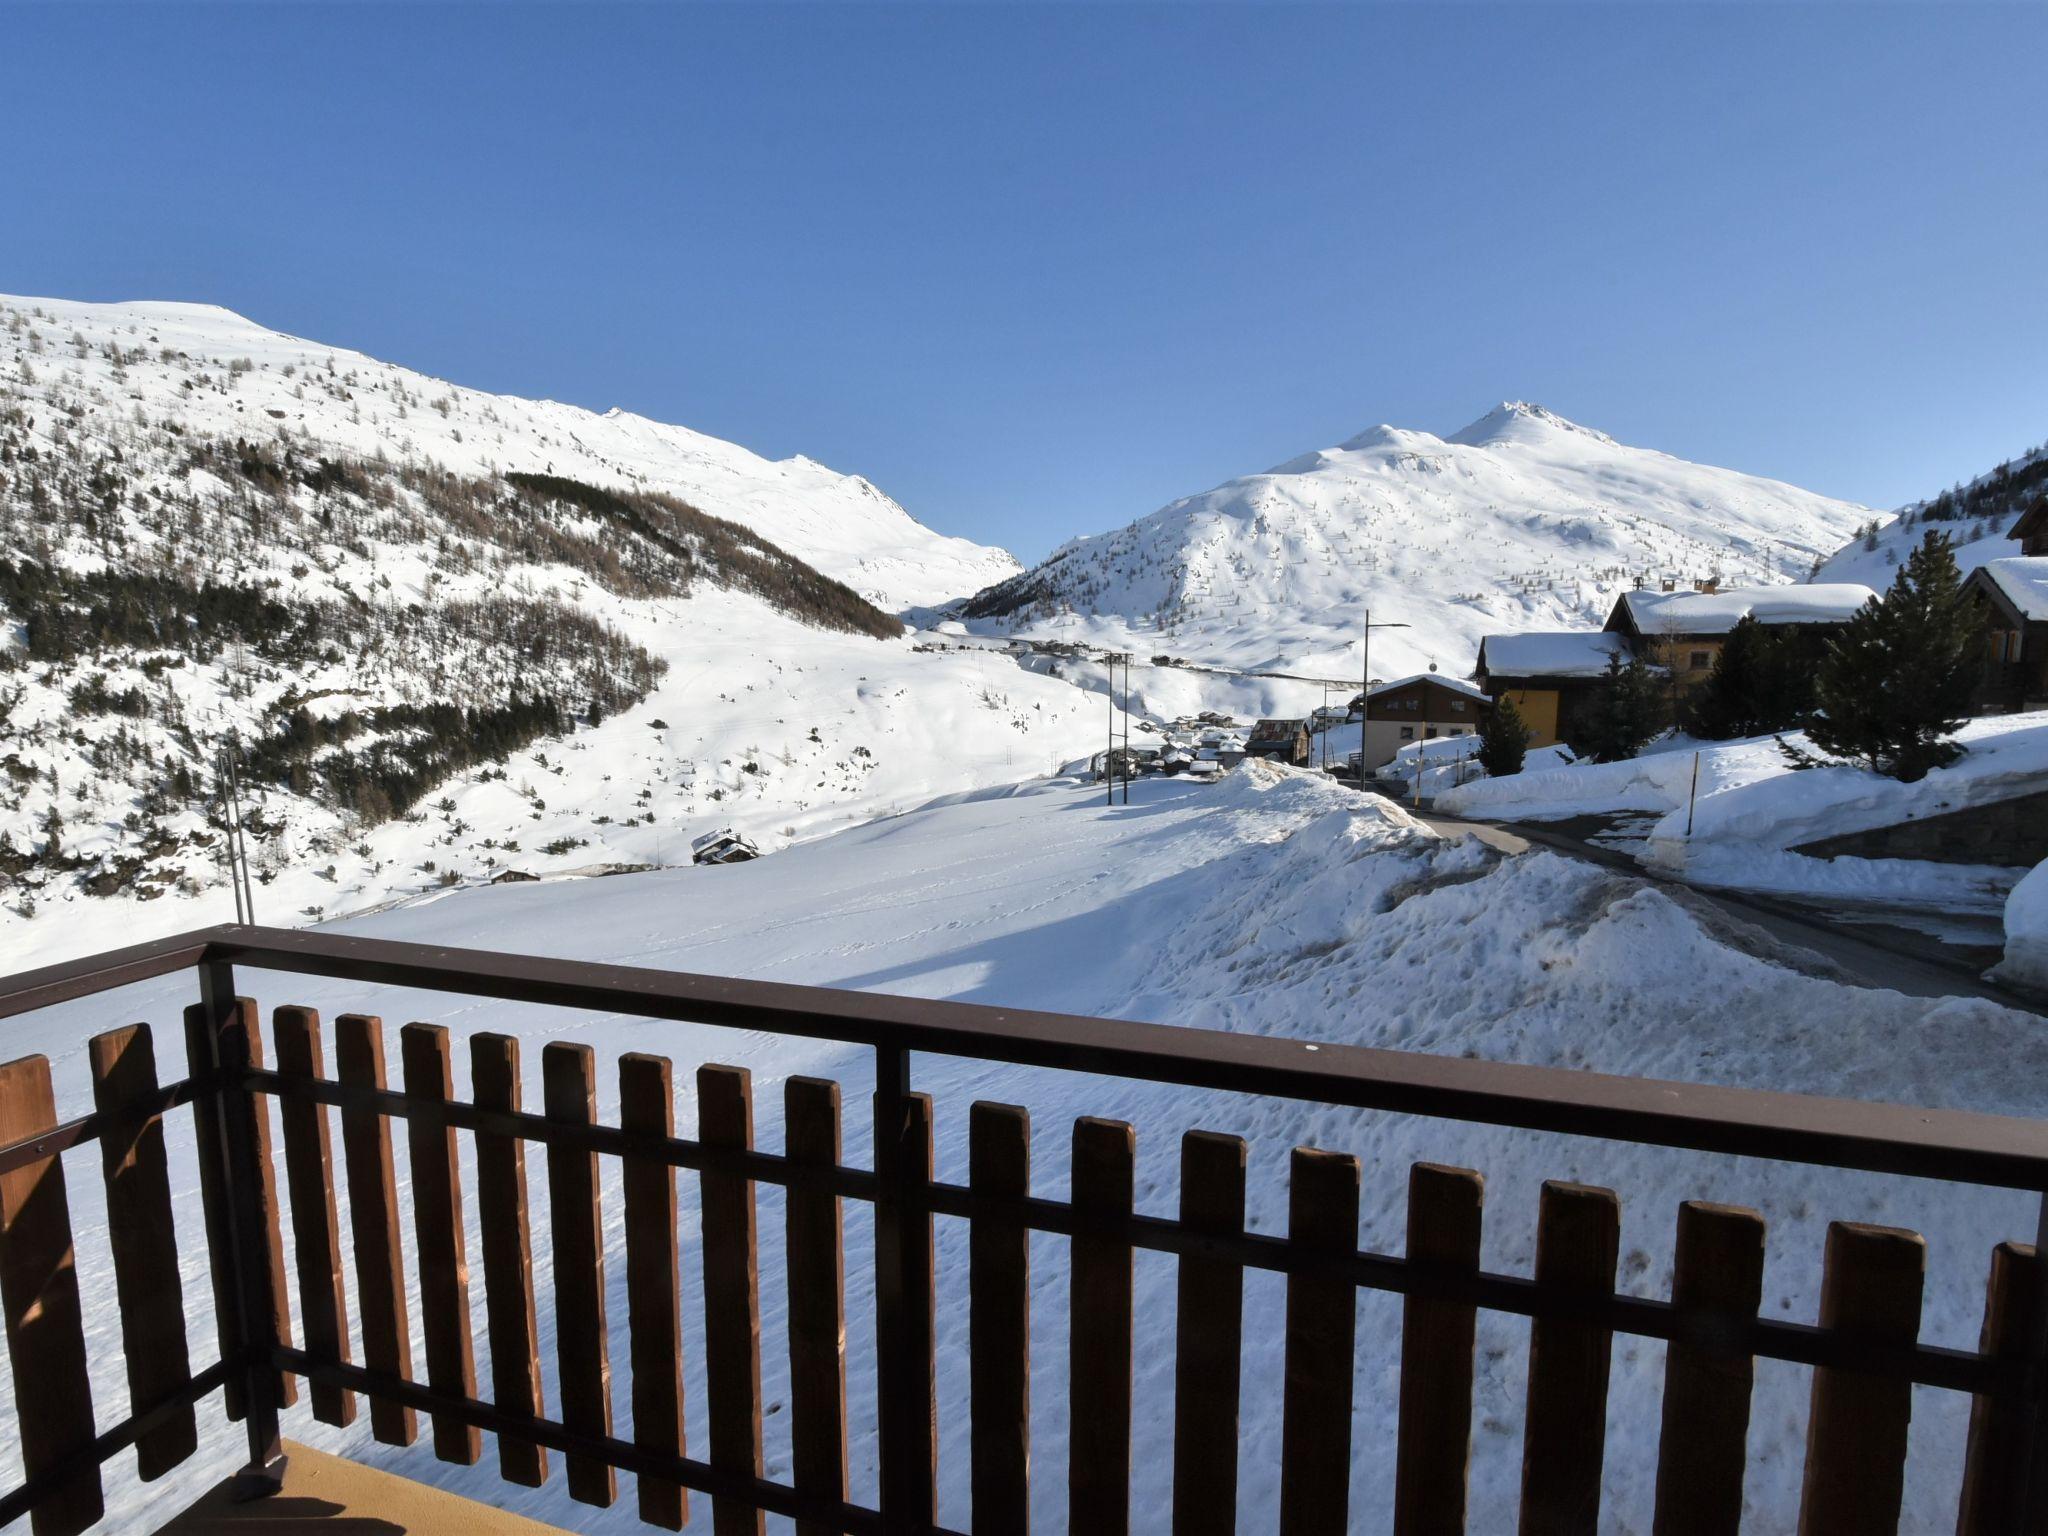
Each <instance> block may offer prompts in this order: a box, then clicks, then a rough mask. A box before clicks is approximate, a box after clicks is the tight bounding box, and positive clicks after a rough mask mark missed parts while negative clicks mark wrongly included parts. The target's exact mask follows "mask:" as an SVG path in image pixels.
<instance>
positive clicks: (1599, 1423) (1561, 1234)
mask: <svg viewBox="0 0 2048 1536" xmlns="http://www.w3.org/2000/svg"><path fill="white" fill-rule="evenodd" d="M1620 1245H1621V1202H1620V1201H1618V1200H1617V1199H1616V1198H1615V1196H1614V1191H1613V1190H1611V1189H1594V1188H1590V1187H1588V1186H1586V1185H1583V1184H1565V1183H1559V1182H1556V1181H1551V1182H1549V1183H1546V1184H1545V1185H1544V1186H1543V1196H1542V1204H1541V1208H1540V1212H1539V1214H1538V1217H1537V1224H1536V1283H1537V1285H1538V1286H1539V1287H1541V1288H1543V1289H1545V1290H1550V1291H1554V1292H1558V1293H1562V1294H1576V1295H1587V1294H1595V1295H1611V1294H1612V1293H1613V1291H1614V1269H1615V1263H1616V1260H1617V1258H1618V1257H1619V1252H1620ZM1613 1344H1614V1335H1613V1333H1612V1331H1611V1330H1609V1329H1606V1328H1601V1327H1599V1326H1597V1325H1595V1324H1591V1323H1583V1322H1576V1321H1573V1320H1570V1319H1564V1318H1542V1317H1539V1318H1534V1319H1532V1320H1531V1321H1530V1324H1529V1392H1528V1399H1527V1404H1526V1408H1525V1411H1524V1413H1523V1415H1522V1420H1523V1423H1522V1522H1521V1531H1522V1536H1593V1533H1594V1532H1595V1530H1596V1529H1597V1528H1598V1525H1599V1522H1600V1471H1601V1466H1602V1464H1603V1462H1604V1461H1605V1459H1606V1454H1607V1377H1608V1370H1609V1366H1610V1364H1611V1362H1612V1359H1613V1353H1614V1351H1613Z"/></svg>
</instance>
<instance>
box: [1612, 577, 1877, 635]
mask: <svg viewBox="0 0 2048 1536" xmlns="http://www.w3.org/2000/svg"><path fill="white" fill-rule="evenodd" d="M1875 596H1877V594H1876V593H1875V592H1873V591H1871V590H1870V588H1868V587H1866V586H1862V585H1860V584H1858V583H1856V582H1853V581H1829V582H1813V583H1808V584H1806V585H1803V586H1782V587H1729V588H1727V589H1726V590H1725V591H1721V592H1624V593H1622V594H1621V601H1622V604H1623V605H1624V606H1625V607H1626V608H1627V609H1628V613H1629V617H1630V618H1631V619H1633V620H1634V621H1635V626H1636V628H1637V629H1639V630H1641V631H1642V632H1643V633H1644V634H1646V635H1647V634H1657V633H1660V632H1662V633H1670V634H1680V635H1725V634H1727V633H1728V631H1729V630H1731V629H1733V628H1734V627H1735V626H1736V625H1737V624H1739V623H1740V622H1741V621H1742V620H1743V619H1745V618H1753V619H1755V620H1756V621H1757V623H1759V624H1841V623H1845V622H1847V620H1848V619H1849V618H1850V617H1851V616H1852V615H1854V614H1855V612H1856V610H1857V609H1858V608H1861V607H1862V606H1863V605H1864V604H1865V603H1867V602H1869V601H1870V600H1871V599H1872V598H1873V597H1875Z"/></svg>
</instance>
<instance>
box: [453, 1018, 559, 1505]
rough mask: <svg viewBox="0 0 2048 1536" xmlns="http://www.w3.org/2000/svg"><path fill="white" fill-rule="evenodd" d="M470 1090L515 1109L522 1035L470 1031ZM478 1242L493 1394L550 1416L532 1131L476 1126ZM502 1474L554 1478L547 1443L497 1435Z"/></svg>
mask: <svg viewBox="0 0 2048 1536" xmlns="http://www.w3.org/2000/svg"><path fill="white" fill-rule="evenodd" d="M469 1091H470V1096H471V1097H472V1098H473V1099H474V1100H475V1101H476V1104H477V1107H478V1108H480V1109H495V1110H503V1111H505V1112H507V1113H511V1114H517V1113H518V1112H519V1110H520V1106H521V1103H522V1099H523V1095H522V1093H521V1089H520V1081H519V1042H518V1041H517V1040H516V1039H514V1038H513V1037H512V1036H510V1035H495V1034H476V1035H471V1036H470V1037H469ZM476 1220H477V1246H478V1247H479V1248H481V1249H482V1250H483V1261H484V1324H485V1326H486V1327H487V1328H488V1329H489V1330H490V1341H491V1399H492V1401H493V1402H495V1403H496V1404H497V1405H498V1406H499V1407H500V1408H503V1409H506V1410H507V1411H508V1412H511V1413H526V1414H531V1415H533V1417H535V1418H541V1417H543V1416H545V1414H546V1412H547V1404H546V1401H545V1400H544V1398H543V1397H542V1394H541V1380H540V1332H539V1328H538V1325H537V1321H536V1318H535V1315H534V1305H533V1217H532V1215H531V1213H530V1211H529V1208H528V1205H527V1198H526V1139H525V1138H524V1137H522V1136H507V1135H504V1134H502V1133H500V1132H497V1131H478V1132H477V1133H476ZM498 1475H499V1476H500V1477H502V1478H504V1479H505V1481H506V1482H508V1483H517V1484H518V1485H519V1486H520V1487H522V1488H538V1487H540V1486H541V1484H543V1483H545V1482H546V1481H547V1480H548V1452H547V1447H546V1446H543V1445H536V1444H535V1443H534V1442H533V1441H531V1440H522V1439H520V1438H519V1437H518V1436H516V1435H507V1434H500V1435H499V1436H498Z"/></svg>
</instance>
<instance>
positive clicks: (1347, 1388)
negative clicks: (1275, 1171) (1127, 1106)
mask: <svg viewBox="0 0 2048 1536" xmlns="http://www.w3.org/2000/svg"><path fill="white" fill-rule="evenodd" d="M1358 1182H1359V1172H1358V1159H1357V1158H1355V1157H1350V1156H1347V1155H1346V1154H1344V1153H1340V1152H1320V1151H1317V1150H1316V1149H1314V1148H1312V1147H1296V1148H1295V1149H1294V1157H1293V1161H1292V1166H1291V1168H1290V1170H1289V1176H1288V1193H1287V1241H1288V1245H1289V1246H1290V1247H1292V1248H1294V1249H1296V1250H1298V1251H1306V1252H1309V1253H1313V1254H1318V1255H1325V1256H1329V1257H1332V1258H1335V1257H1339V1256H1347V1257H1348V1256H1349V1255H1351V1254H1353V1253H1356V1252H1357V1251H1358ZM1357 1342H1358V1288H1357V1287H1356V1286H1355V1285H1354V1284H1353V1283H1352V1282H1351V1280H1350V1279H1349V1278H1348V1277H1346V1276H1344V1275H1342V1274H1333V1273H1330V1272H1327V1271H1325V1272H1323V1273H1320V1274H1319V1273H1316V1272H1315V1271H1313V1270H1310V1271H1297V1272H1295V1273H1293V1274H1290V1275H1289V1276H1288V1277H1287V1346H1286V1348H1287V1355H1286V1386H1285V1391H1284V1399H1285V1401H1284V1406H1283V1411H1282V1417H1281V1423H1280V1530H1281V1536H1344V1533H1345V1531H1346V1529H1347V1528H1348V1526H1349V1523H1350V1519H1351V1379H1352V1372H1353V1369H1354V1364H1355V1361H1356V1358H1357Z"/></svg>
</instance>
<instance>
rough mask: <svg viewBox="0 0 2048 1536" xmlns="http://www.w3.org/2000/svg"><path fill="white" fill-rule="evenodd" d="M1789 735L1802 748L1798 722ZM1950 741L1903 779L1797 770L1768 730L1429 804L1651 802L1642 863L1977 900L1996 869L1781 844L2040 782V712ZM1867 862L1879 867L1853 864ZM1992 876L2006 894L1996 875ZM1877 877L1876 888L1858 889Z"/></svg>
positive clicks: (1545, 816)
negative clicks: (1931, 763) (1925, 768)
mask: <svg viewBox="0 0 2048 1536" xmlns="http://www.w3.org/2000/svg"><path fill="white" fill-rule="evenodd" d="M1786 739H1787V740H1788V741H1790V742H1791V743H1793V744H1794V745H1797V746H1800V747H1804V748H1808V749H1809V750H1810V749H1811V748H1810V743H1808V741H1807V740H1806V738H1805V736H1804V735H1802V734H1798V733H1793V734H1791V735H1789V736H1788V737H1787V738H1786ZM1957 739H1958V740H1959V741H1961V742H1962V744H1963V745H1964V747H1966V748H1967V749H1968V750H1967V751H1966V752H1965V753H1964V755H1963V757H1962V758H1961V759H1959V760H1958V761H1957V762H1955V763H1954V764H1952V765H1951V766H1949V767H1947V768H1938V769H1936V770H1935V771H1934V772H1932V773H1930V774H1928V775H1927V776H1926V777H1925V778H1924V779H1921V780H1919V781H1917V782H1916V783H1912V784H1903V783H1900V782H1899V781H1898V780H1896V779H1888V778H1885V777H1884V776H1882V775H1881V774H1876V773H1872V772H1870V771H1868V770H1867V769H1863V768H1853V767H1847V766H1840V767H1821V768H1810V769H1795V768H1794V767H1793V766H1792V763H1791V761H1790V760H1789V759H1788V758H1787V756H1786V754H1785V752H1784V750H1783V749H1782V748H1781V747H1780V745H1779V742H1778V739H1777V738H1776V737H1770V736H1763V737H1753V738H1749V739H1746V740H1741V741H1730V742H1718V743H1708V744H1702V745H1701V746H1700V747H1699V749H1698V751H1697V753H1694V752H1686V751H1670V752H1656V753H1651V754H1648V755H1645V756H1643V757H1638V758H1632V759H1630V760H1628V761H1626V762H1619V763H1575V764H1573V765H1571V766H1570V767H1567V768H1561V769H1555V770H1552V771H1549V772H1544V773H1532V772H1529V771H1527V770H1524V771H1523V772H1522V773H1520V774H1518V775H1515V776H1513V777H1510V778H1505V779H1488V780H1485V781H1482V782H1480V783H1476V784H1467V785H1465V786H1463V787H1462V788H1458V789H1453V790H1451V791H1449V792H1447V793H1446V794H1445V795H1444V796H1443V797H1442V799H1441V800H1440V801H1439V802H1438V803H1439V805H1440V807H1441V808H1442V809H1444V810H1447V811H1451V812H1453V813H1455V814H1457V815H1460V816H1474V817H1481V818H1484V819H1488V820H1497V821H1554V820H1561V819H1564V818H1567V817H1572V816H1587V815H1607V814H1613V813H1617V812H1625V811H1637V812H1643V811H1648V812H1657V813H1661V814H1660V819H1659V820H1658V822H1657V824H1656V826H1655V827H1654V828H1653V829H1652V830H1651V832H1650V835H1649V841H1648V843H1647V845H1646V847H1645V849H1644V851H1643V853H1642V854H1641V855H1640V857H1641V858H1642V861H1643V862H1644V864H1645V865H1647V866H1649V867H1650V868H1653V869H1659V870H1663V871H1665V872H1668V873H1671V874H1678V875H1683V876H1684V877H1685V878H1687V879H1689V880H1699V881H1701V882H1703V883H1709V884H1729V885H1745V886H1753V887H1756V888H1769V889H1774V890H1810V891H1815V892H1821V891H1825V892H1827V893H1830V894H1839V895H1854V896H1859V897H1860V896H1865V895H1871V894H1876V895H1879V896H1882V895H1883V894H1884V892H1883V890H1882V888H1883V887H1884V886H1886V885H1890V886H1891V887H1892V890H1893V892H1894V893H1895V894H1898V893H1903V888H1904V887H1905V886H1906V885H1907V884H1910V885H1911V886H1912V892H1911V894H1914V895H1916V896H1918V895H1924V894H1926V888H1927V882H1929V881H1932V882H1935V883H1937V884H1942V885H1943V886H1944V889H1946V888H1947V886H1949V885H1953V883H1954V882H1955V881H1957V880H1962V881H1964V882H1965V883H1966V884H1968V885H1969V886H1970V887H1971V889H1972V890H1974V891H1976V893H1977V895H1978V897H1979V898H1980V899H1981V898H1982V897H1983V895H1984V892H1985V890H1986V889H1989V888H1991V887H1987V885H1986V882H1987V880H1991V879H1992V876H1991V875H1988V874H1986V872H1984V871H1982V870H1978V869H1977V868H1976V866H1961V865H1958V866H1933V867H1930V866H1927V865H1923V864H1919V863H1917V862H1916V861H1912V860H1903V859H1887V860H1882V861H1874V860H1861V859H1833V860H1820V859H1812V858H1806V857H1804V856H1801V855H1797V854H1791V853H1788V852H1787V850H1790V849H1793V848H1797V847H1799V846H1801V845H1802V844H1805V843H1810V842H1814V841H1817V840H1819V839H1821V838H1827V837H1835V836H1840V835H1842V834H1845V833H1852V832H1861V831H1865V830H1868V829H1870V828H1873V827H1886V826H1896V825H1898V824H1900V823H1902V822H1907V821H1915V820H1918V819H1920V818H1922V817H1927V816H1939V815H1943V814H1945V813H1947V812H1949V811H1957V810H1963V809H1966V808H1968V807H1971V806H1977V805H1989V804H1992V803H1995V802H1997V801H2000V800H2008V799H2011V798H2013V797H2014V796H2016V795H2023V794H2029V793H2032V792H2035V791H2037V790H2042V789H2048V713H2034V714H2023V715H1994V716H1987V717H1986V718H1983V719H1980V720H1973V721H1970V722H1969V723H1968V724H1966V725H1965V726H1964V727H1963V728H1962V729H1961V730H1960V731H1959V732H1957ZM1695 761H1697V763H1698V784H1697V790H1696V792H1695V789H1694V777H1693V774H1694V763H1695ZM1688 819H1689V820H1690V827H1689V829H1688ZM1869 865H1878V866H1879V868H1878V869H1876V870H1875V871H1873V870H1871V869H1868V868H1859V867H1858V866H1869ZM1964 871H1971V872H1972V873H1967V874H1966V873H1964ZM1873 875H1875V876H1877V878H1875V879H1873V878H1871V877H1872V876H1873ZM1753 877H1754V878H1753ZM1993 885H1994V886H1995V888H1996V890H1997V891H1998V892H1999V893H2000V894H2002V891H2003V886H2002V885H1997V884H1996V882H1995V881H1993ZM1873 886H1875V887H1877V888H1878V889H1876V890H1874V891H1873V890H1871V889H1868V888H1869V887H1873Z"/></svg>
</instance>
